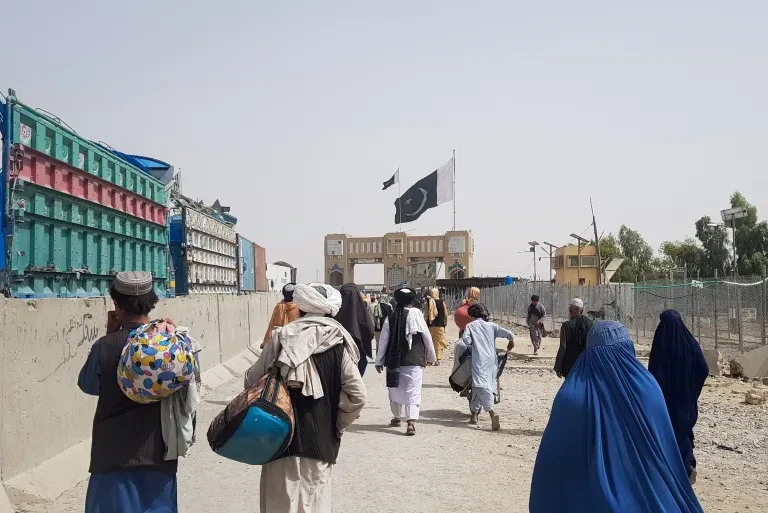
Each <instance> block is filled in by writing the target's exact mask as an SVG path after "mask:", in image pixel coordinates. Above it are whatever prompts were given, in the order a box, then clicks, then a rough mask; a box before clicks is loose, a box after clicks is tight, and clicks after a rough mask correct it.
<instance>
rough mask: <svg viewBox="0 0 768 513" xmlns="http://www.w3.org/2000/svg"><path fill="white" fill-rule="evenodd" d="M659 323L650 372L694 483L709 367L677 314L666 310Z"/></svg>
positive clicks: (650, 362) (652, 348) (686, 468)
mask: <svg viewBox="0 0 768 513" xmlns="http://www.w3.org/2000/svg"><path fill="white" fill-rule="evenodd" d="M660 319H661V322H660V323H659V326H658V327H657V328H656V333H655V334H654V335H653V346H652V347H651V358H650V360H649V361H648V370H649V371H651V374H653V377H655V378H656V381H657V382H658V383H659V387H661V391H662V393H663V394H664V400H665V401H666V403H667V410H669V418H670V420H671V421H672V429H674V431H675V438H676V439H677V445H678V447H679V448H680V454H681V455H682V457H683V463H685V470H686V471H687V472H688V476H689V477H690V478H691V482H692V483H695V482H696V458H695V457H694V455H693V426H695V425H696V420H697V419H698V418H699V404H698V403H699V395H700V394H701V389H702V387H703V386H704V381H705V380H706V379H707V376H709V367H708V366H707V361H706V360H705V359H704V353H702V351H701V346H699V343H698V342H697V341H696V338H695V337H694V336H693V334H692V333H691V332H690V331H688V328H687V327H686V326H685V323H683V319H682V317H680V313H679V312H678V311H677V310H664V311H663V312H661V315H660Z"/></svg>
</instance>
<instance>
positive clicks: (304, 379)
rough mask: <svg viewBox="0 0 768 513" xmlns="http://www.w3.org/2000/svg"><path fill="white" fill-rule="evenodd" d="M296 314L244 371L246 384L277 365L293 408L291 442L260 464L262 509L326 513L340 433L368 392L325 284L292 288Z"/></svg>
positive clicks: (336, 297) (336, 299) (335, 297)
mask: <svg viewBox="0 0 768 513" xmlns="http://www.w3.org/2000/svg"><path fill="white" fill-rule="evenodd" d="M293 301H294V303H296V305H297V306H298V308H299V314H300V315H301V317H300V318H299V319H297V320H295V321H293V322H291V323H289V324H287V325H286V326H284V327H282V328H277V329H275V331H274V332H273V334H272V339H271V341H270V343H269V344H267V345H266V346H265V347H264V352H262V354H261V357H260V358H259V361H258V362H256V363H255V364H254V365H253V366H252V367H251V368H250V369H248V372H246V374H245V388H250V387H251V386H253V385H254V384H256V382H257V381H258V380H259V379H261V377H263V376H264V375H265V374H266V373H267V371H268V370H269V368H270V367H272V366H273V365H277V366H278V367H279V368H280V371H281V375H282V377H283V380H284V381H285V384H286V386H287V387H288V390H289V391H290V394H291V402H292V403H293V407H294V409H295V410H296V413H297V414H296V423H295V426H294V435H293V441H292V442H291V444H290V445H289V446H288V449H286V451H285V452H284V453H282V454H280V455H278V456H277V457H276V458H275V459H274V460H272V461H271V462H269V463H267V464H266V465H263V466H262V467H261V484H260V493H259V495H260V501H261V505H260V506H261V507H260V510H261V511H262V513H264V512H268V513H274V512H278V511H279V512H281V513H298V512H307V513H313V512H317V513H321V512H326V511H332V507H331V475H332V468H333V465H335V464H336V458H337V456H338V454H339V447H340V446H341V435H342V434H343V433H344V430H345V429H346V428H347V427H349V425H351V424H352V423H353V422H354V421H355V419H356V418H357V416H358V414H359V413H360V411H361V410H362V409H363V406H365V399H366V390H365V385H364V384H363V379H362V378H361V377H360V371H359V370H358V368H357V362H358V360H359V359H360V353H359V351H358V349H357V345H356V344H355V341H354V340H353V339H352V336H351V335H350V334H349V332H347V330H346V329H344V327H342V325H341V324H339V323H338V322H337V321H335V320H334V319H332V318H331V317H332V316H334V315H336V314H337V313H338V311H339V308H340V307H341V294H340V293H339V291H338V290H336V289H334V288H333V287H331V286H330V285H324V284H311V285H296V287H295V288H294V291H293Z"/></svg>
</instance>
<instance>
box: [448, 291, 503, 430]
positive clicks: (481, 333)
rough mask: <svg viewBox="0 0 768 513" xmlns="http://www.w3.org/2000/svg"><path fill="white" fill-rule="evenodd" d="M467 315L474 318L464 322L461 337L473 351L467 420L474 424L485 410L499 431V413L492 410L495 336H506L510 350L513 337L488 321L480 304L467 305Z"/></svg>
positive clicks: (495, 389)
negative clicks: (465, 325) (470, 392)
mask: <svg viewBox="0 0 768 513" xmlns="http://www.w3.org/2000/svg"><path fill="white" fill-rule="evenodd" d="M469 316H470V317H472V319H474V320H473V321H472V322H470V323H469V324H467V328H466V329H465V330H464V337H462V339H461V340H462V342H464V345H465V346H466V347H468V348H470V349H471V350H472V399H471V400H470V402H469V409H470V413H471V414H472V417H471V418H470V420H469V423H470V424H477V421H478V416H479V415H480V413H481V411H485V412H487V413H489V414H490V416H491V426H492V429H493V430H494V431H498V430H499V429H500V427H501V424H500V421H499V415H498V414H497V413H496V412H494V411H493V404H494V401H495V395H496V393H497V392H498V374H499V368H498V353H497V351H496V339H497V338H505V339H507V340H508V341H509V345H508V346H507V347H508V349H512V348H514V347H515V344H514V339H515V337H514V335H513V334H512V332H510V331H508V330H505V329H504V328H502V327H501V326H499V325H498V324H494V323H492V322H489V320H488V309H487V308H486V307H485V305H484V304H482V303H475V304H474V305H472V306H470V307H469Z"/></svg>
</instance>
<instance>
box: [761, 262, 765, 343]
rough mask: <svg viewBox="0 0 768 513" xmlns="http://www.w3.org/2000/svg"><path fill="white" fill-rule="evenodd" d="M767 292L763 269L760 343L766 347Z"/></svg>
mask: <svg viewBox="0 0 768 513" xmlns="http://www.w3.org/2000/svg"><path fill="white" fill-rule="evenodd" d="M765 291H766V285H765V269H763V283H761V284H760V307H761V309H762V312H760V341H761V342H762V343H763V345H765V343H766V340H765V316H766V308H765V302H766V301H765Z"/></svg>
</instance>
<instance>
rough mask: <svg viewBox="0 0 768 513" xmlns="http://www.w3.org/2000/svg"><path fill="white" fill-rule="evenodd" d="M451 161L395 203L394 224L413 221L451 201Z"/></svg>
mask: <svg viewBox="0 0 768 513" xmlns="http://www.w3.org/2000/svg"><path fill="white" fill-rule="evenodd" d="M453 172H454V170H453V159H451V160H449V161H448V162H446V163H445V164H443V165H442V166H440V167H439V168H438V169H436V170H435V171H433V172H431V173H430V174H428V175H427V176H425V177H424V178H422V179H421V180H419V181H418V182H416V183H415V184H413V185H412V186H411V188H410V189H408V190H407V191H405V193H404V194H403V195H402V196H400V197H399V198H398V199H397V201H395V223H397V224H401V223H410V222H411V221H415V220H416V219H418V218H419V217H421V214H423V213H424V211H425V210H428V209H430V208H435V207H436V206H438V205H440V204H441V203H445V202H446V201H451V200H452V199H453Z"/></svg>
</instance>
